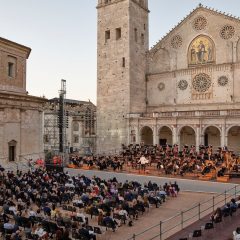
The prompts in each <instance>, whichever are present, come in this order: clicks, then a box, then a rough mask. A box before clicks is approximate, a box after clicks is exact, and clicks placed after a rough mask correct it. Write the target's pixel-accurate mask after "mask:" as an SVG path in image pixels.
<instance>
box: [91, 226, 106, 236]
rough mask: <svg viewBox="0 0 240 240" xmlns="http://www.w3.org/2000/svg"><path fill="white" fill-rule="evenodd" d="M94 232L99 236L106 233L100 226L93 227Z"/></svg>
mask: <svg viewBox="0 0 240 240" xmlns="http://www.w3.org/2000/svg"><path fill="white" fill-rule="evenodd" d="M93 232H94V234H96V235H98V236H103V235H104V234H105V231H103V230H102V229H101V228H100V227H93Z"/></svg>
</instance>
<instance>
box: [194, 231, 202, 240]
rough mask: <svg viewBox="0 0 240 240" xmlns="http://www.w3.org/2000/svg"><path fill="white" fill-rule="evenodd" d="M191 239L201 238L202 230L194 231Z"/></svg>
mask: <svg viewBox="0 0 240 240" xmlns="http://www.w3.org/2000/svg"><path fill="white" fill-rule="evenodd" d="M192 237H193V238H198V237H202V230H200V229H199V230H194V231H193V235H192Z"/></svg>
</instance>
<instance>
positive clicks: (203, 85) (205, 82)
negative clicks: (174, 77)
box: [193, 73, 211, 93]
mask: <svg viewBox="0 0 240 240" xmlns="http://www.w3.org/2000/svg"><path fill="white" fill-rule="evenodd" d="M210 86H211V79H210V77H209V76H208V75H207V74H205V73H200V74H198V75H196V76H195V78H194V79H193V88H194V89H195V90H196V91H197V92H200V93H203V92H206V91H207V90H208V89H209V88H210Z"/></svg>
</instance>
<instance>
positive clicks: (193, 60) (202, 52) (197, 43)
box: [188, 35, 215, 66]
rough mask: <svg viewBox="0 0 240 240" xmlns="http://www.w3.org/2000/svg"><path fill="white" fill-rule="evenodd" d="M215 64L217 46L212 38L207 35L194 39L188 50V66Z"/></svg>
mask: <svg viewBox="0 0 240 240" xmlns="http://www.w3.org/2000/svg"><path fill="white" fill-rule="evenodd" d="M214 62H215V46H214V42H213V41H212V39H211V38H209V37H208V36H205V35H200V36H197V37H196V38H194V39H193V41H192V42H191V44H190V45H189V48H188V65H189V66H195V65H203V64H209V63H214Z"/></svg>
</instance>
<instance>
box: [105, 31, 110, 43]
mask: <svg viewBox="0 0 240 240" xmlns="http://www.w3.org/2000/svg"><path fill="white" fill-rule="evenodd" d="M109 39H110V30H107V31H105V42H107V41H108V40H109Z"/></svg>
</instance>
